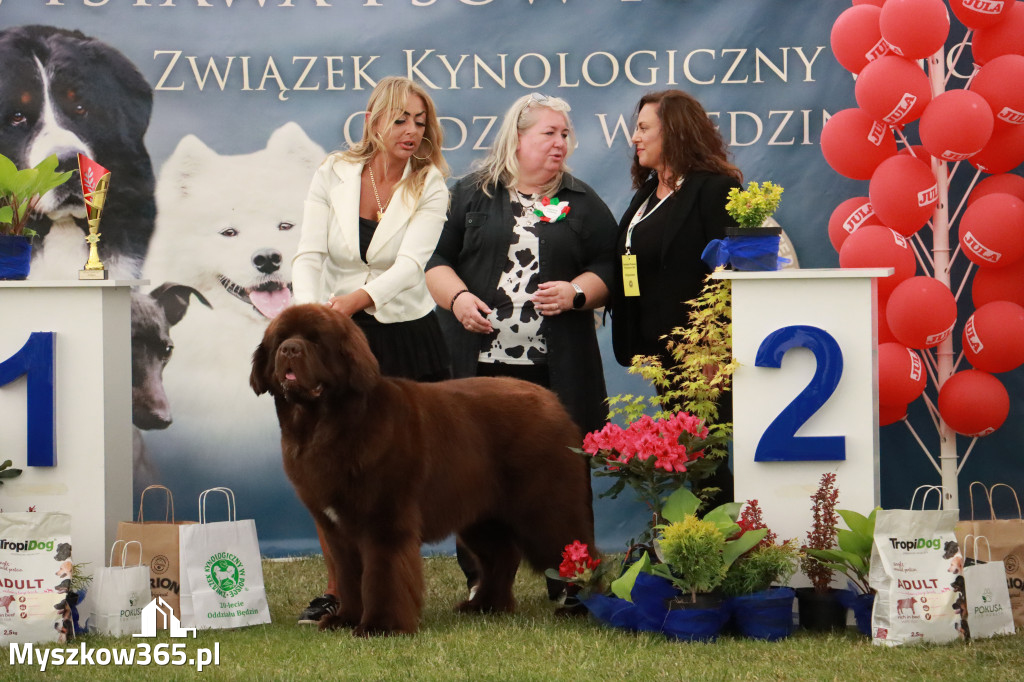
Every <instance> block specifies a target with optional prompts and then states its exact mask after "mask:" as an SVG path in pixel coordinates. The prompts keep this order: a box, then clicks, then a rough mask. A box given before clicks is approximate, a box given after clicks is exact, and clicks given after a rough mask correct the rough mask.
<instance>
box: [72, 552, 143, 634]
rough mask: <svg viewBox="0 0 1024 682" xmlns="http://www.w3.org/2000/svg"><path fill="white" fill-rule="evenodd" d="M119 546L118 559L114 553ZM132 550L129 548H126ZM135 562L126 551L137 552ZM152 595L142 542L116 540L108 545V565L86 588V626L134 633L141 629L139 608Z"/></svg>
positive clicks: (93, 630) (140, 608)
mask: <svg viewBox="0 0 1024 682" xmlns="http://www.w3.org/2000/svg"><path fill="white" fill-rule="evenodd" d="M118 547H120V548H121V552H120V562H119V563H118V564H117V565H115V564H114V554H115V553H116V550H117V549H118ZM129 550H131V551H129ZM136 551H137V560H136V562H135V564H134V565H131V564H129V563H128V557H129V554H131V555H136ZM151 600H152V597H151V596H150V587H149V566H146V565H145V564H143V563H142V545H141V544H140V543H139V542H138V541H136V540H131V541H129V542H125V541H123V540H117V541H116V542H114V544H113V545H111V547H110V561H109V566H105V567H103V568H100V569H99V570H97V571H96V573H95V574H94V575H93V578H92V589H91V590H90V591H89V604H90V605H91V606H90V610H89V619H88V620H87V621H86V623H85V625H86V628H87V629H88V630H89V631H91V632H98V633H100V634H104V635H114V636H115V637H120V636H121V635H134V634H138V633H139V632H141V631H142V609H143V607H145V606H146V604H148V603H149V602H150V601H151Z"/></svg>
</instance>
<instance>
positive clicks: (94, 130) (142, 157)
mask: <svg viewBox="0 0 1024 682" xmlns="http://www.w3.org/2000/svg"><path fill="white" fill-rule="evenodd" d="M0 63H2V64H3V65H4V69H3V71H2V73H0V110H2V111H3V112H4V113H3V116H4V119H3V125H2V126H0V153H3V154H4V155H5V156H7V157H8V158H10V159H11V160H13V161H14V162H15V164H16V165H17V166H18V167H19V168H27V167H30V166H34V165H36V164H37V163H39V162H40V161H42V160H43V159H45V158H46V157H48V156H50V155H52V154H56V155H57V158H58V160H59V162H60V165H59V168H60V169H61V170H76V169H77V168H78V154H79V153H82V154H85V155H86V156H89V157H90V158H92V159H95V160H96V161H97V162H98V163H100V164H101V165H103V166H105V167H107V168H108V169H109V170H110V171H111V174H112V175H113V176H114V177H115V180H114V186H115V187H116V186H117V183H118V181H117V180H116V178H117V177H119V176H120V177H122V178H125V177H128V176H129V174H130V175H132V176H137V175H140V174H145V175H147V176H148V177H150V178H151V176H152V170H151V169H150V167H149V155H148V153H147V152H146V150H145V146H144V144H143V137H144V135H145V132H146V128H147V127H148V126H149V118H150V114H151V112H152V108H153V92H152V89H151V88H150V87H149V84H148V83H147V82H146V79H145V78H144V77H143V76H142V74H141V73H139V71H138V69H136V68H135V66H134V65H133V64H132V63H131V62H130V61H129V60H128V59H127V58H126V57H125V56H124V55H123V54H121V53H120V52H118V51H117V50H115V49H114V48H113V47H111V46H109V45H107V44H105V43H103V42H101V41H99V40H95V39H93V38H90V37H88V36H86V35H84V34H82V33H80V32H78V31H69V30H65V29H59V28H54V27H52V26H19V27H16V28H11V29H7V30H5V31H0ZM122 184H123V180H122ZM81 194H82V193H81V188H80V185H79V184H78V182H77V179H75V180H72V181H71V182H67V183H65V184H64V185H62V186H60V187H58V188H57V189H55V190H54V191H52V192H50V193H49V194H47V195H46V196H44V197H43V199H42V200H41V201H40V203H39V206H38V211H39V212H40V213H42V214H46V215H48V216H49V217H50V218H51V219H57V218H58V217H63V216H66V215H73V216H75V217H78V218H83V217H85V206H84V203H83V200H82V196H81Z"/></svg>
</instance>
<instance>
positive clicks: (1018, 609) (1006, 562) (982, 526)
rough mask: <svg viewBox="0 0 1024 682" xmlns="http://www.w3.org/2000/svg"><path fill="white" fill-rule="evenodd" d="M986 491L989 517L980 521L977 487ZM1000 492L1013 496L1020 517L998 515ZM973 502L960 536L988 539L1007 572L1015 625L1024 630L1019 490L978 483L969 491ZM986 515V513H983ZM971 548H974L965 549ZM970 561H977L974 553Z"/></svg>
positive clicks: (1022, 527) (1023, 555)
mask: <svg viewBox="0 0 1024 682" xmlns="http://www.w3.org/2000/svg"><path fill="white" fill-rule="evenodd" d="M975 486H977V487H979V488H980V489H981V490H982V491H983V492H984V500H985V502H987V503H988V511H989V518H988V519H978V518H977V517H976V516H975V513H974V492H975V491H974V488H975ZM998 490H1002V491H1004V492H1005V493H1006V494H1009V495H1012V499H1013V501H1014V503H1015V504H1016V506H1017V516H1016V518H1014V517H1012V516H1011V517H1010V518H1005V519H1000V518H998V517H997V516H996V511H995V505H994V504H993V496H994V495H995V494H996V492H997V491H998ZM968 492H969V496H970V500H971V518H970V519H969V520H964V521H961V522H960V523H958V524H957V527H956V530H957V537H958V538H961V539H963V538H965V537H966V536H967V535H976V536H984V537H985V538H986V539H987V540H988V542H989V545H990V548H991V556H992V559H994V560H996V561H1002V562H1003V566H1004V568H1005V569H1006V587H1007V590H1008V591H1009V593H1010V606H1011V608H1012V610H1013V622H1014V624H1015V625H1016V626H1017V627H1024V519H1022V517H1021V506H1020V498H1019V497H1018V496H1017V491H1015V490H1014V489H1013V488H1012V487H1010V486H1009V485H1007V484H1006V483H996V484H994V485H993V486H992V487H991V488H986V487H985V485H984V484H983V483H981V482H980V481H974V482H973V483H971V485H970V488H968ZM982 513H984V512H982ZM966 549H970V548H965V551H966ZM967 558H969V559H976V558H977V557H975V556H973V555H972V554H967Z"/></svg>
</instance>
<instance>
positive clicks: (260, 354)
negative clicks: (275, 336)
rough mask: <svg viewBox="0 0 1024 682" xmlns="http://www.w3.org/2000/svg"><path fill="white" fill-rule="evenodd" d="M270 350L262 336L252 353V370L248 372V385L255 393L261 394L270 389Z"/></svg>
mask: <svg viewBox="0 0 1024 682" xmlns="http://www.w3.org/2000/svg"><path fill="white" fill-rule="evenodd" d="M269 375H270V351H269V350H267V338H266V337H265V336H264V337H263V341H261V342H260V345H258V346H256V350H255V351H253V354H252V372H250V373H249V385H250V386H252V390H253V391H254V392H255V393H256V395H263V394H264V393H266V392H267V391H269V390H270V381H269V379H268V378H267V377H268V376H269Z"/></svg>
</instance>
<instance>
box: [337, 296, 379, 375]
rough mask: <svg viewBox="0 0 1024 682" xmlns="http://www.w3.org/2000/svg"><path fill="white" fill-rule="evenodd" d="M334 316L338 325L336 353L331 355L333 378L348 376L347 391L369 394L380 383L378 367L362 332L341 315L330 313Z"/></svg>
mask: <svg viewBox="0 0 1024 682" xmlns="http://www.w3.org/2000/svg"><path fill="white" fill-rule="evenodd" d="M330 314H332V315H336V316H337V317H336V320H337V323H338V332H339V333H338V335H337V339H338V345H339V348H338V351H339V352H337V353H331V356H332V357H333V358H334V363H336V367H335V368H334V370H333V372H334V374H335V376H339V377H341V376H346V375H347V376H348V389H349V390H350V391H352V392H354V393H369V392H370V391H371V390H372V389H373V387H374V386H376V385H377V382H378V381H380V365H379V364H378V363H377V358H376V357H374V355H373V351H371V350H370V344H369V342H367V340H366V335H365V334H364V333H363V331H362V330H361V329H360V328H359V326H358V325H356V323H355V322H353V321H352V320H351V319H349V318H348V317H347V316H345V315H342V314H341V313H335V312H334V311H330Z"/></svg>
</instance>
